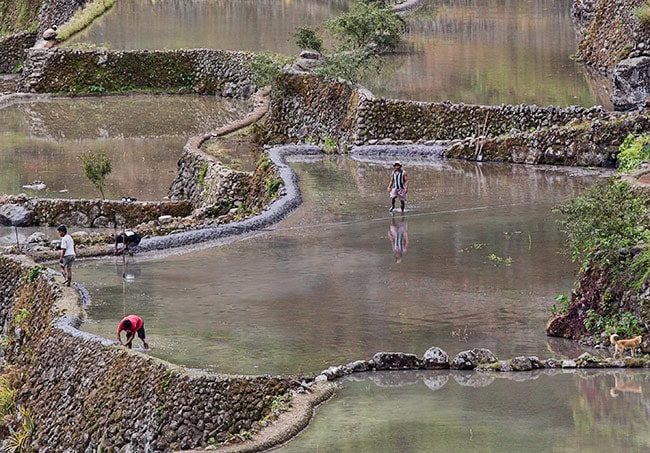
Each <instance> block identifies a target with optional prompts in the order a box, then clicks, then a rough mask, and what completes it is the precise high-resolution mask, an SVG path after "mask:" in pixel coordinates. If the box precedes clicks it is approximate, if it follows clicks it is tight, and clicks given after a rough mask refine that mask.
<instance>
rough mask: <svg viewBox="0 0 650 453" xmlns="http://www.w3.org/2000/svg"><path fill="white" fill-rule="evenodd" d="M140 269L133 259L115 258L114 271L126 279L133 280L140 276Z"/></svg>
mask: <svg viewBox="0 0 650 453" xmlns="http://www.w3.org/2000/svg"><path fill="white" fill-rule="evenodd" d="M141 272H142V270H141V269H140V265H139V264H138V262H137V261H135V260H134V259H128V260H122V259H121V258H120V259H115V273H116V274H117V275H118V277H121V278H123V279H124V280H127V281H133V280H135V279H136V278H138V277H139V276H140V273H141Z"/></svg>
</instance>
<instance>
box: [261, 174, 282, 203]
mask: <svg viewBox="0 0 650 453" xmlns="http://www.w3.org/2000/svg"><path fill="white" fill-rule="evenodd" d="M281 186H282V180H281V179H280V178H276V177H275V176H268V177H267V178H266V179H265V180H264V188H265V189H266V193H267V197H268V198H269V199H271V198H274V197H275V196H276V195H277V193H278V190H279V189H280V187H281Z"/></svg>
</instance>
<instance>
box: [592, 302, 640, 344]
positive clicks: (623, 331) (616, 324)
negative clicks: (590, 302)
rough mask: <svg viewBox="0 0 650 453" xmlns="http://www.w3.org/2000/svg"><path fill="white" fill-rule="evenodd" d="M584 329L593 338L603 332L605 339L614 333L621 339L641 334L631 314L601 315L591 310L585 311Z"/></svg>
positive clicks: (636, 321)
mask: <svg viewBox="0 0 650 453" xmlns="http://www.w3.org/2000/svg"><path fill="white" fill-rule="evenodd" d="M585 329H587V332H589V333H591V334H593V335H595V336H599V335H600V334H601V333H602V332H605V334H606V336H607V337H609V336H610V335H611V334H614V333H616V334H618V335H620V336H621V337H627V338H630V337H634V336H636V335H641V334H642V333H643V329H642V328H641V325H640V324H639V321H638V320H637V319H636V318H635V317H634V315H633V314H632V313H629V312H625V313H605V314H601V313H597V312H596V310H593V309H589V310H587V318H586V319H585Z"/></svg>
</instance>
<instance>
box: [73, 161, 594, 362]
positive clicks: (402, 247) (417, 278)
mask: <svg viewBox="0 0 650 453" xmlns="http://www.w3.org/2000/svg"><path fill="white" fill-rule="evenodd" d="M292 167H294V168H295V169H296V171H297V172H298V174H299V176H300V179H301V186H302V187H303V190H304V194H305V199H306V200H305V204H304V205H303V206H302V207H301V208H299V210H298V211H297V212H296V213H294V214H293V215H292V216H291V217H289V218H288V219H287V220H285V221H284V222H283V223H281V224H280V225H278V226H277V227H276V228H274V229H273V230H272V231H265V232H262V233H260V234H258V235H256V236H254V237H252V238H249V239H247V240H245V241H242V242H237V243H230V244H227V245H224V246H222V247H217V248H213V249H209V250H204V251H198V252H193V253H191V254H187V255H180V256H171V257H166V258H164V259H160V260H156V259H153V260H152V259H146V260H145V259H142V258H138V256H137V255H136V256H135V257H133V258H128V260H127V261H126V263H123V261H122V260H121V259H118V260H116V261H114V260H113V259H110V260H104V261H94V262H82V263H79V264H78V266H76V277H75V278H76V279H77V280H79V281H82V282H85V284H86V285H87V287H88V288H89V290H90V292H91V296H92V298H93V303H92V305H91V306H89V307H88V313H89V318H90V321H89V322H88V323H86V324H84V326H83V328H84V329H85V330H88V331H89V332H92V333H96V334H99V335H101V336H104V337H107V338H112V337H113V336H114V330H115V328H116V326H117V323H118V322H119V320H120V319H121V317H122V316H124V314H129V313H138V314H140V315H142V316H143V317H144V318H145V320H146V323H147V332H148V336H149V337H150V342H151V344H152V345H153V351H152V352H151V353H152V354H153V355H155V356H158V357H161V358H164V359H167V360H170V361H172V362H174V363H179V364H183V365H186V366H189V367H197V368H204V369H209V370H213V371H218V372H226V373H295V372H300V371H304V372H309V373H313V372H318V371H320V370H322V369H324V368H326V367H327V366H329V365H336V364H345V363H348V362H350V361H352V360H356V359H369V358H370V357H372V355H373V354H374V353H375V352H378V351H404V352H411V353H415V354H418V355H422V354H423V353H424V351H426V350H427V349H428V348H429V347H431V346H434V345H435V346H438V347H441V348H443V349H445V350H446V351H448V352H449V353H450V354H455V353H456V352H458V351H460V350H465V349H470V348H473V347H487V348H490V349H491V350H493V351H494V352H495V353H496V354H497V355H500V356H507V357H510V356H515V355H520V354H531V355H539V356H541V357H548V356H550V354H552V353H553V352H551V350H553V351H556V352H562V348H563V347H564V346H569V345H571V343H568V342H562V341H560V342H557V341H553V342H551V341H549V339H548V338H546V337H545V336H544V330H543V329H544V323H545V321H546V320H547V318H548V316H549V314H550V311H551V306H552V305H553V303H554V300H553V298H554V297H555V296H556V295H558V294H560V293H566V292H567V291H569V290H570V288H571V287H572V284H573V280H574V278H575V273H576V269H575V266H574V265H572V264H571V263H570V262H569V261H568V260H567V259H566V257H564V256H562V255H560V253H559V252H560V250H561V249H562V235H561V234H560V232H559V231H558V229H557V225H556V219H555V218H554V216H553V215H552V213H551V209H552V207H553V206H554V205H555V204H556V203H558V202H560V201H562V200H564V199H566V198H567V197H569V196H571V195H573V194H575V193H577V192H579V191H580V190H582V189H583V188H584V187H586V186H588V185H590V184H592V183H593V182H594V181H595V179H597V178H596V177H594V176H587V177H581V176H571V175H569V174H568V173H566V172H560V171H556V170H551V169H536V168H532V167H525V166H521V165H520V166H508V165H494V164H475V163H466V162H457V161H441V162H439V163H438V164H437V165H432V166H410V165H409V164H408V163H406V169H407V171H408V172H409V178H410V179H411V186H410V189H411V190H410V192H409V196H410V200H409V203H408V206H407V212H406V213H405V215H404V216H401V215H400V214H397V215H396V216H390V215H389V214H388V197H387V194H386V192H385V187H386V185H387V178H388V176H389V167H388V166H387V165H385V164H376V163H372V162H359V161H354V160H351V159H350V158H344V157H341V158H327V159H324V160H322V161H319V162H315V163H300V162H298V163H294V164H292ZM391 234H392V235H393V236H399V235H401V237H400V239H399V240H393V239H391ZM396 244H397V245H396ZM400 252H401V256H398V255H399V254H400ZM125 268H126V269H125ZM124 275H126V278H123V276H124ZM564 352H567V353H569V354H570V355H572V353H573V352H574V351H564Z"/></svg>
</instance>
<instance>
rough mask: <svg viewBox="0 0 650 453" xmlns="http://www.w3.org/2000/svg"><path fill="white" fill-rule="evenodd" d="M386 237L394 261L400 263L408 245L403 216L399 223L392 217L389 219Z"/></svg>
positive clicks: (406, 227)
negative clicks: (391, 249)
mask: <svg viewBox="0 0 650 453" xmlns="http://www.w3.org/2000/svg"><path fill="white" fill-rule="evenodd" d="M388 238H389V239H390V243H391V245H392V247H393V255H394V256H395V262H396V263H401V262H402V258H403V257H404V254H405V253H406V251H407V250H408V246H409V233H408V224H407V223H406V219H405V217H404V216H402V218H401V219H400V221H399V224H397V222H396V220H395V218H394V217H393V218H392V219H391V222H390V226H389V227H388Z"/></svg>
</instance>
